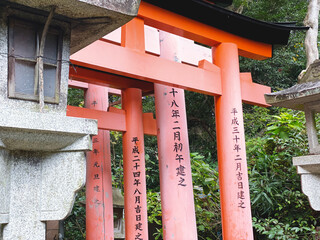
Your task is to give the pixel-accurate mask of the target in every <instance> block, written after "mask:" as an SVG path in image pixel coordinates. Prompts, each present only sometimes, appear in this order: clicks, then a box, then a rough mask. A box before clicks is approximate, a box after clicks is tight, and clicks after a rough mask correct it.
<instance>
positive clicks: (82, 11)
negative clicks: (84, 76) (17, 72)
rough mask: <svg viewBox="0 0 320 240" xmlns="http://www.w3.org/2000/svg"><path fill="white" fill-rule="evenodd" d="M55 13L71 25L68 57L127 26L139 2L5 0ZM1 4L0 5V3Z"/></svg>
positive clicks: (134, 0) (112, 0) (123, 0)
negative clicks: (66, 19) (67, 20)
mask: <svg viewBox="0 0 320 240" xmlns="http://www.w3.org/2000/svg"><path fill="white" fill-rule="evenodd" d="M2 2H11V3H18V4H21V5H25V6H29V7H32V8H36V9H39V10H43V11H47V12H48V11H49V10H50V8H51V6H56V7H57V8H56V10H55V12H56V13H57V14H58V15H60V16H64V17H67V18H68V19H69V20H70V23H72V30H71V45H70V49H71V54H72V53H75V52H76V51H78V50H80V49H81V48H83V47H85V46H87V45H89V44H90V43H92V42H94V41H95V40H98V39H99V38H101V37H103V36H105V35H106V34H108V33H110V32H112V31H113V30H115V29H117V28H119V27H121V26H122V25H124V24H125V23H127V22H129V21H130V20H131V19H132V18H133V17H135V16H136V15H137V13H138V9H139V5H140V0H121V1H119V0H68V1H61V0H50V1H48V0H5V1H3V0H2ZM0 3H1V2H0Z"/></svg>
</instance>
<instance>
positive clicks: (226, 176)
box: [213, 43, 253, 240]
mask: <svg viewBox="0 0 320 240" xmlns="http://www.w3.org/2000/svg"><path fill="white" fill-rule="evenodd" d="M213 52H214V53H213V54H214V62H215V64H216V65H217V66H219V67H220V68H221V84H222V95H221V96H219V97H216V98H215V105H216V106H215V107H216V128H217V144H218V148H217V150H218V164H219V182H220V199H221V200H220V202H221V216H222V232H223V239H224V240H235V239H236V240H253V229H252V220H251V219H252V218H251V206H250V193H249V182H248V171H247V160H246V145H245V135H244V124H243V114H242V99H241V86H240V72H239V57H238V48H237V45H236V44H233V43H221V44H220V45H219V46H218V47H217V48H216V49H215V51H213Z"/></svg>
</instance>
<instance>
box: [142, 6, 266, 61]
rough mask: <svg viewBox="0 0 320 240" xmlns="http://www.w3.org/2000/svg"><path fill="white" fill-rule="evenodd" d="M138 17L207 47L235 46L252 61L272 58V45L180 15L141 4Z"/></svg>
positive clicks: (153, 25) (151, 24) (146, 22)
mask: <svg viewBox="0 0 320 240" xmlns="http://www.w3.org/2000/svg"><path fill="white" fill-rule="evenodd" d="M138 16H139V17H141V18H143V19H144V21H145V24H146V25H150V26H152V27H155V28H158V29H160V30H164V31H167V32H170V33H173V34H176V35H179V36H182V37H186V38H189V39H192V40H194V41H196V42H200V43H203V44H206V45H209V46H215V45H217V44H219V43H223V42H231V43H235V44H237V46H238V48H239V54H240V55H241V56H244V57H249V58H253V59H259V60H262V59H266V58H270V57H271V56H272V45H271V44H266V43H260V42H256V41H253V40H249V39H246V38H243V37H239V36H236V35H233V34H231V33H227V32H224V31H222V30H219V29H217V28H214V27H211V26H208V25H206V24H202V23H199V22H197V21H194V20H191V19H188V18H186V17H183V16H181V15H178V14H175V13H172V12H170V11H167V10H164V9H161V8H159V7H156V6H153V5H151V4H149V3H146V2H143V1H142V2H141V4H140V8H139V12H138Z"/></svg>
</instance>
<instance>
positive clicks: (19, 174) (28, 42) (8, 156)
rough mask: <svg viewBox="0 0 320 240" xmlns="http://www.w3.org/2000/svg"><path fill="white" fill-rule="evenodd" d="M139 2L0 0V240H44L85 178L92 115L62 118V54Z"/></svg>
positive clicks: (121, 20) (126, 15)
mask: <svg viewBox="0 0 320 240" xmlns="http://www.w3.org/2000/svg"><path fill="white" fill-rule="evenodd" d="M139 3H140V1H139V0H124V1H116V0H109V1H108V0H104V1H95V0H68V1H65V0H51V1H47V0H1V1H0V103H1V104H0V240H16V239H22V240H23V239H25V240H30V239H32V240H44V239H45V228H46V226H45V222H46V221H52V220H61V219H64V218H65V217H66V216H67V215H68V214H69V212H70V211H71V209H72V206H73V201H74V196H75V193H76V191H77V190H79V189H80V188H81V187H82V186H83V185H84V183H85V166H86V165H85V151H88V150H91V145H92V143H91V137H92V135H95V134H97V123H96V121H95V120H89V119H79V118H72V117H66V107H67V92H68V75H69V55H70V53H71V54H72V53H74V52H76V51H77V50H79V49H81V48H83V47H85V46H86V45H88V44H90V43H91V42H93V41H95V40H97V39H99V38H100V37H102V36H104V35H105V34H107V33H108V32H111V31H112V30H114V29H116V28H118V27H120V26H121V25H123V24H125V23H126V22H128V21H129V20H130V19H132V18H133V17H134V16H135V15H136V14H137V10H138V7H139Z"/></svg>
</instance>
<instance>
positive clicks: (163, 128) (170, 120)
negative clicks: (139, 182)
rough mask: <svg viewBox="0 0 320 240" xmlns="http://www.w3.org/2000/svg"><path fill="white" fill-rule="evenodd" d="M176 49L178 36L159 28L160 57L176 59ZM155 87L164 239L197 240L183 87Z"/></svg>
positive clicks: (177, 57)
mask: <svg viewBox="0 0 320 240" xmlns="http://www.w3.org/2000/svg"><path fill="white" fill-rule="evenodd" d="M177 52H178V37H177V36H174V35H171V34H168V33H166V32H163V31H160V57H163V58H166V59H170V60H172V61H179V60H178V59H179V56H178V55H177ZM163 71H166V70H165V69H163ZM154 89H155V106H156V120H157V128H158V134H157V137H158V151H159V168H160V191H161V206H162V225H163V239H164V240H169V239H183V240H196V239H198V237H197V226H196V217H195V208H194V199H193V186H192V175H191V165H190V153H189V140H188V128H187V116H186V108H185V98H184V90H183V89H179V88H173V87H169V86H165V85H161V84H154Z"/></svg>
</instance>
